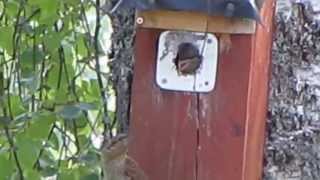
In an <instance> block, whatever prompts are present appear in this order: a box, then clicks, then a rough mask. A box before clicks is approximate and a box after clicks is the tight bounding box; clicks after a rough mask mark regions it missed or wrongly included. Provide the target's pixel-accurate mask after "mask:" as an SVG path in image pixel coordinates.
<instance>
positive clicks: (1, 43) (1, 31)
mask: <svg viewBox="0 0 320 180" xmlns="http://www.w3.org/2000/svg"><path fill="white" fill-rule="evenodd" d="M12 39H13V28H12V27H11V26H7V27H0V48H3V49H5V50H6V51H7V52H8V53H9V54H12V49H13V44H12V42H13V41H12Z"/></svg>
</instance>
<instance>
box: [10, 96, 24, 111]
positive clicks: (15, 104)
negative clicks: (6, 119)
mask: <svg viewBox="0 0 320 180" xmlns="http://www.w3.org/2000/svg"><path fill="white" fill-rule="evenodd" d="M10 100H11V109H12V113H13V115H14V116H18V115H20V114H23V113H24V112H26V109H25V107H24V104H23V103H22V101H21V100H20V98H19V96H11V97H10Z"/></svg>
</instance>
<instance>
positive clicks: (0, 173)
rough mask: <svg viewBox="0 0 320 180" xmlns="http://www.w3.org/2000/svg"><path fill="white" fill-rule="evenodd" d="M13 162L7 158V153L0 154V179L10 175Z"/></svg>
mask: <svg viewBox="0 0 320 180" xmlns="http://www.w3.org/2000/svg"><path fill="white" fill-rule="evenodd" d="M13 170H14V164H13V162H12V161H11V160H10V159H9V157H8V154H4V153H1V154H0V179H3V180H6V179H9V177H10V176H11V175H12V173H13Z"/></svg>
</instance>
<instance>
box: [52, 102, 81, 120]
mask: <svg viewBox="0 0 320 180" xmlns="http://www.w3.org/2000/svg"><path fill="white" fill-rule="evenodd" d="M57 113H58V115H59V116H61V117H62V118H63V119H68V120H71V119H76V118H78V117H79V116H80V115H81V109H80V108H79V107H78V106H76V105H66V106H62V107H60V110H58V112H57Z"/></svg>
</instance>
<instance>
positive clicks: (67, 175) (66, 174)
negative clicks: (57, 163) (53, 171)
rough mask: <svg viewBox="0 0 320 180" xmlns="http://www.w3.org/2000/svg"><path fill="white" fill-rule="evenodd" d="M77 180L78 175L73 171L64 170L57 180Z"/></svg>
mask: <svg viewBox="0 0 320 180" xmlns="http://www.w3.org/2000/svg"><path fill="white" fill-rule="evenodd" d="M71 179H72V180H78V179H79V178H78V173H77V172H76V171H75V170H73V169H66V170H64V171H62V172H61V173H60V174H59V176H58V180H71Z"/></svg>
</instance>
